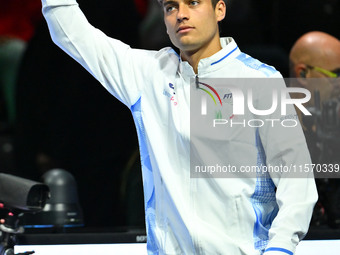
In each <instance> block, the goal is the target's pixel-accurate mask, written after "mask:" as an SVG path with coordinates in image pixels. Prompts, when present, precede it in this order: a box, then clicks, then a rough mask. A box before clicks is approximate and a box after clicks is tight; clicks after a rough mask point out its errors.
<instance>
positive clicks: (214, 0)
mask: <svg viewBox="0 0 340 255" xmlns="http://www.w3.org/2000/svg"><path fill="white" fill-rule="evenodd" d="M218 1H219V0H211V3H212V6H213V7H214V8H215V7H216V4H217V3H218ZM158 3H159V4H160V5H162V4H163V0H158Z"/></svg>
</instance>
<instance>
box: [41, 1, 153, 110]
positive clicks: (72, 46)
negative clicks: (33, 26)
mask: <svg viewBox="0 0 340 255" xmlns="http://www.w3.org/2000/svg"><path fill="white" fill-rule="evenodd" d="M42 6H43V14H44V17H45V19H46V21H47V23H48V27H49V30H50V33H51V37H52V40H53V41H54V42H55V43H56V44H57V45H58V46H59V47H60V48H62V49H63V50H64V51H65V52H67V53H68V54H69V55H70V56H71V57H72V58H74V59H75V60H76V61H77V62H79V63H80V64H81V65H82V66H83V67H84V68H86V69H87V70H88V71H89V72H90V73H91V74H92V75H93V76H94V77H95V78H96V79H97V80H98V81H99V82H100V83H101V84H102V85H103V86H104V87H105V88H106V89H107V90H108V91H109V92H110V93H111V94H113V95H114V96H115V97H117V98H118V99H119V100H120V101H122V102H123V103H124V104H126V105H127V106H128V107H130V106H131V105H133V104H134V103H135V102H136V101H137V100H138V99H139V97H140V94H141V90H142V89H143V88H142V86H144V84H148V82H147V79H148V78H147V76H146V75H145V74H146V73H148V70H152V67H151V66H152V63H154V58H153V57H152V56H153V55H154V54H155V52H153V51H145V50H137V49H131V48H130V47H129V46H128V45H126V44H124V43H122V42H120V41H119V40H115V39H112V38H110V37H108V36H106V35H105V34H104V33H103V32H101V31H100V30H98V29H96V28H94V27H93V26H92V25H91V24H89V22H88V21H87V19H86V17H85V16H84V14H83V13H82V11H81V10H80V8H79V6H78V3H77V2H76V0H42ZM112 25H117V26H121V25H124V24H112ZM56 71H58V70H56ZM149 72H150V71H149Z"/></svg>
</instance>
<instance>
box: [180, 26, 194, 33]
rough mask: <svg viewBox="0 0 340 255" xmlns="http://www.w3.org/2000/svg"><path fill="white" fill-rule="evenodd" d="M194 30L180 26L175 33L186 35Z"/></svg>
mask: <svg viewBox="0 0 340 255" xmlns="http://www.w3.org/2000/svg"><path fill="white" fill-rule="evenodd" d="M193 29H194V28H193V27H191V26H180V27H179V28H178V29H177V33H187V32H189V31H191V30H193Z"/></svg>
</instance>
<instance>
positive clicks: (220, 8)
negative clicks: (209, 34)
mask: <svg viewBox="0 0 340 255" xmlns="http://www.w3.org/2000/svg"><path fill="white" fill-rule="evenodd" d="M226 12H227V8H226V5H225V2H224V1H223V0H220V1H218V3H217V4H216V7H215V14H216V19H217V21H222V20H223V19H224V18H225V15H226Z"/></svg>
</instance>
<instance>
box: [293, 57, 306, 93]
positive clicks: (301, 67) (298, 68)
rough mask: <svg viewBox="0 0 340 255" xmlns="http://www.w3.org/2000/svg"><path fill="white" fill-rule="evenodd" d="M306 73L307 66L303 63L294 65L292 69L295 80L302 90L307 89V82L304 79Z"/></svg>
mask: <svg viewBox="0 0 340 255" xmlns="http://www.w3.org/2000/svg"><path fill="white" fill-rule="evenodd" d="M307 71H308V70H307V66H306V65H305V64H303V63H300V64H296V65H295V67H294V72H295V75H296V78H297V79H298V81H299V83H300V85H301V86H302V87H304V88H306V87H307V81H306V79H305V78H307Z"/></svg>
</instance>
